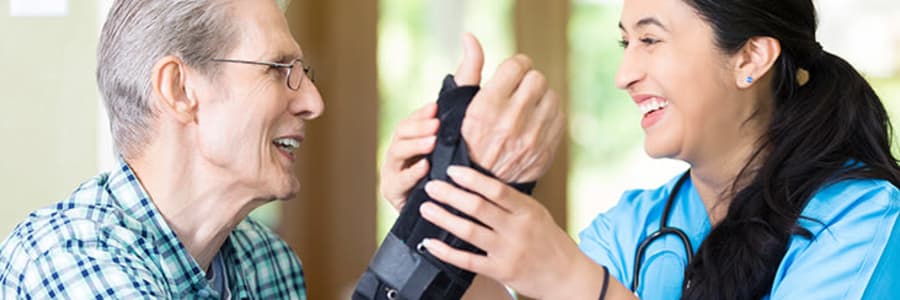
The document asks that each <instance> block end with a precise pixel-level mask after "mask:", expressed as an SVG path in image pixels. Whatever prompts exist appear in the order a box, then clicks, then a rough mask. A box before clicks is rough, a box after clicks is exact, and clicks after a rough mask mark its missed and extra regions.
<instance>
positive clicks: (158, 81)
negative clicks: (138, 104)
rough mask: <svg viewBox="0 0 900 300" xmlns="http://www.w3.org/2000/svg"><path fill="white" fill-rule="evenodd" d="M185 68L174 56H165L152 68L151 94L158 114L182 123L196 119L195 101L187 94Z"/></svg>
mask: <svg viewBox="0 0 900 300" xmlns="http://www.w3.org/2000/svg"><path fill="white" fill-rule="evenodd" d="M186 71H187V66H186V65H185V64H184V62H183V61H182V60H181V59H179V58H178V57H175V56H166V57H163V58H162V59H160V60H159V61H158V62H157V63H156V65H155V66H153V73H152V75H153V78H152V79H153V92H152V94H153V95H155V97H154V98H155V99H156V103H155V105H154V106H156V107H157V108H158V109H159V113H160V114H164V115H168V116H169V117H171V118H172V119H174V120H177V121H179V122H182V123H189V122H193V121H194V120H195V119H196V112H197V99H196V97H194V95H192V94H191V93H189V92H188V90H189V88H188V87H187V85H186V83H187V80H186V76H187V72H186Z"/></svg>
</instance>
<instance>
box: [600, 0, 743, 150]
mask: <svg viewBox="0 0 900 300" xmlns="http://www.w3.org/2000/svg"><path fill="white" fill-rule="evenodd" d="M620 28H621V31H622V45H623V48H624V51H625V53H624V56H623V59H622V64H621V66H620V67H619V71H618V73H617V75H616V85H617V86H618V87H619V88H620V89H623V90H625V91H627V92H628V93H629V95H631V98H632V99H633V100H634V101H635V103H636V104H637V106H638V108H639V111H640V113H641V114H642V115H643V119H642V120H641V127H643V128H644V132H645V133H646V140H645V142H644V148H645V150H646V151H647V153H648V154H649V155H650V156H651V157H654V158H663V157H665V158H675V159H680V160H684V161H687V162H689V163H694V162H696V160H697V159H698V158H701V159H702V158H704V157H707V156H709V155H710V154H713V156H716V154H720V153H716V152H717V151H719V152H720V151H728V150H727V149H728V144H729V143H730V142H733V141H734V140H735V138H736V136H735V135H737V134H738V133H739V129H740V127H741V124H742V123H743V121H745V120H747V119H749V118H750V117H751V116H752V114H753V111H754V110H755V103H752V102H754V101H744V100H741V99H742V98H743V97H739V95H738V94H739V93H740V92H741V91H740V89H739V87H738V86H737V85H736V84H735V72H734V68H733V67H732V66H733V65H734V64H733V59H734V57H733V55H730V54H726V53H724V52H723V51H722V50H720V49H719V48H718V47H717V45H716V43H715V35H714V32H713V30H712V28H711V27H710V25H709V24H708V23H707V22H706V21H705V20H704V19H703V18H702V17H701V16H700V15H698V14H697V13H696V12H695V11H694V10H693V9H692V8H691V7H690V6H688V5H687V4H686V3H684V2H683V1H682V0H626V1H625V3H624V7H623V10H622V16H621V22H620ZM722 143H725V144H724V145H723V144H722Z"/></svg>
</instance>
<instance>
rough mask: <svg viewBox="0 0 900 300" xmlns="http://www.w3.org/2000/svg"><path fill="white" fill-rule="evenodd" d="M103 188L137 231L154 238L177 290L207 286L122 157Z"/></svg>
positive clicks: (168, 277) (203, 276)
mask: <svg viewBox="0 0 900 300" xmlns="http://www.w3.org/2000/svg"><path fill="white" fill-rule="evenodd" d="M105 188H106V191H107V192H108V193H109V194H110V196H111V197H112V199H113V200H114V201H116V202H117V203H118V204H119V205H120V206H121V208H122V209H123V210H124V212H125V214H127V215H128V216H129V217H131V218H132V219H133V220H135V221H137V222H138V223H139V224H134V225H135V226H138V227H139V228H140V233H139V234H141V235H143V236H144V237H145V238H149V240H152V241H153V245H154V247H155V248H156V249H154V251H155V252H156V254H157V255H158V261H159V264H160V266H161V267H162V268H163V270H164V272H165V273H166V277H167V279H168V280H169V281H170V284H173V285H174V286H175V289H176V290H180V291H191V292H193V293H196V292H199V291H204V290H206V289H208V288H210V287H209V283H208V282H207V281H206V278H205V272H204V271H203V270H202V269H201V268H200V265H199V264H198V263H197V261H196V260H194V258H193V257H192V256H191V255H190V253H189V252H188V251H187V248H186V247H185V246H184V244H182V243H181V241H180V240H179V239H178V236H177V235H176V234H175V231H173V230H172V228H171V227H169V224H168V223H166V220H165V219H164V218H163V216H162V214H160V212H159V210H158V209H157V207H156V205H155V204H154V203H153V201H152V200H151V199H150V196H149V195H148V194H147V192H146V191H145V190H144V187H143V186H142V185H141V183H140V181H139V180H138V177H137V175H135V173H134V171H133V170H132V169H131V167H130V166H129V165H128V163H127V162H126V161H125V160H124V159H123V158H122V157H119V158H118V167H117V168H116V169H115V170H113V171H112V172H111V173H110V174H109V177H108V180H107V182H106V187H105Z"/></svg>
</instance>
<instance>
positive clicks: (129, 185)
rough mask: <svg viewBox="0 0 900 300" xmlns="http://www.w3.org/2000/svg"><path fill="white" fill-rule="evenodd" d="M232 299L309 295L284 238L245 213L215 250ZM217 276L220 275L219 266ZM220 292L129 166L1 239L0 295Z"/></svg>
mask: <svg viewBox="0 0 900 300" xmlns="http://www.w3.org/2000/svg"><path fill="white" fill-rule="evenodd" d="M219 254H220V255H221V256H222V258H223V259H224V262H225V269H226V273H227V275H228V283H229V290H230V291H231V295H232V298H233V299H306V286H305V283H304V279H303V269H302V267H301V265H300V261H299V259H298V258H297V256H296V255H295V254H294V253H293V251H291V249H290V247H288V245H287V244H286V243H285V242H284V241H283V240H282V239H281V238H279V237H278V236H277V235H275V234H274V233H273V232H272V231H271V230H269V229H268V228H267V227H265V226H264V225H262V224H260V223H257V222H255V221H253V220H251V219H249V218H248V219H246V220H244V221H243V222H241V223H240V224H239V225H238V226H237V228H235V230H234V231H233V232H232V233H231V235H229V237H228V239H227V240H226V241H225V244H224V245H223V246H222V248H221V249H220V250H219ZM216 276H219V275H218V274H217V275H216ZM47 298H54V299H56V298H59V299H160V298H162V299H185V298H189V299H219V298H220V295H219V293H218V292H216V291H215V290H214V289H213V288H212V287H211V286H210V285H209V282H208V281H207V279H206V272H205V270H202V269H201V268H200V266H199V265H198V264H197V262H196V261H194V259H193V258H192V257H191V256H190V254H189V253H188V251H187V249H186V248H185V247H184V245H183V244H182V243H181V242H180V241H179V240H178V238H177V237H176V235H175V232H174V231H172V229H171V228H169V226H168V225H167V224H166V222H165V220H163V217H162V215H160V213H159V211H157V209H156V206H154V205H153V202H151V201H150V199H149V197H148V196H147V193H146V192H145V191H144V189H143V188H142V187H141V185H140V183H139V182H138V180H137V178H136V177H135V175H134V173H133V172H132V170H131V168H130V167H129V166H128V164H126V163H125V162H124V161H122V160H121V159H120V167H119V168H118V169H117V170H116V171H114V172H112V173H109V174H101V175H100V176H98V177H95V178H93V179H91V180H89V181H87V182H85V183H83V184H82V185H81V186H79V187H78V189H77V190H76V191H75V192H74V193H73V194H72V195H71V196H70V197H69V198H68V199H66V200H63V201H61V202H58V203H56V204H55V205H53V206H50V207H47V208H43V209H40V210H37V211H35V212H33V213H32V214H31V215H29V216H28V218H27V219H26V220H25V221H24V222H22V223H21V224H19V225H18V226H17V227H16V229H15V230H14V231H13V232H12V233H11V234H10V236H9V237H8V238H7V239H6V240H5V241H4V242H3V243H2V244H0V299H47Z"/></svg>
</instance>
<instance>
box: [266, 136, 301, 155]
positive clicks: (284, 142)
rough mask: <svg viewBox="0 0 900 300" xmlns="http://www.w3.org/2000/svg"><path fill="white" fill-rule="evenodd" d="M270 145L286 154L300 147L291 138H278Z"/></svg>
mask: <svg viewBox="0 0 900 300" xmlns="http://www.w3.org/2000/svg"><path fill="white" fill-rule="evenodd" d="M272 143H273V144H275V146H278V147H279V148H281V149H284V150H286V151H288V152H292V151H294V150H295V149H297V148H299V147H300V141H299V140H297V139H293V138H280V139H276V140H274V141H272Z"/></svg>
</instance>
